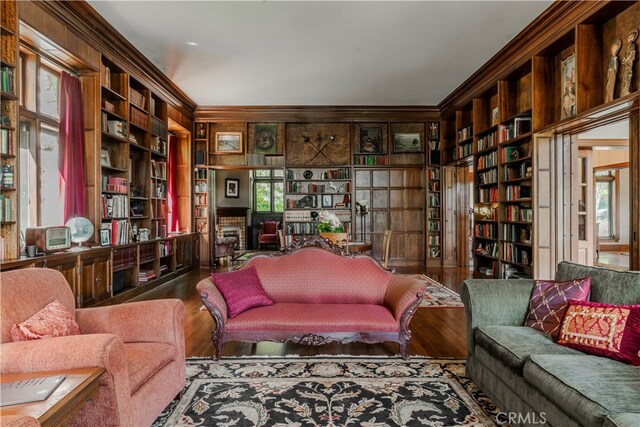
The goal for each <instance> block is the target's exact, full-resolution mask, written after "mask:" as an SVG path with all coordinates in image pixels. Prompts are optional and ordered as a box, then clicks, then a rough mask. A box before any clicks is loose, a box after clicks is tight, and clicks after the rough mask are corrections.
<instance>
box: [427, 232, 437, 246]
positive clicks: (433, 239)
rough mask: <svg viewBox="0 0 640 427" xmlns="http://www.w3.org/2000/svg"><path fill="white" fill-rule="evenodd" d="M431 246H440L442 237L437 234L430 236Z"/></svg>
mask: <svg viewBox="0 0 640 427" xmlns="http://www.w3.org/2000/svg"><path fill="white" fill-rule="evenodd" d="M429 246H440V236H439V235H437V234H432V235H429Z"/></svg>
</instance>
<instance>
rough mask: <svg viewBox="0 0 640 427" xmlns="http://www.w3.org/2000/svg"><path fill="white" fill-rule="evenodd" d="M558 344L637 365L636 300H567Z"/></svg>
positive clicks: (639, 320)
mask: <svg viewBox="0 0 640 427" xmlns="http://www.w3.org/2000/svg"><path fill="white" fill-rule="evenodd" d="M558 344H561V345H564V346H566V347H570V348H573V349H576V350H580V351H583V352H585V353H588V354H592V355H594V356H604V357H609V358H611V359H615V360H619V361H621V362H625V363H629V364H631V365H634V366H640V304H639V305H611V304H601V303H595V302H583V301H571V302H570V304H569V308H568V309H567V313H566V314H565V316H564V321H563V322H562V327H561V329H560V337H559V338H558Z"/></svg>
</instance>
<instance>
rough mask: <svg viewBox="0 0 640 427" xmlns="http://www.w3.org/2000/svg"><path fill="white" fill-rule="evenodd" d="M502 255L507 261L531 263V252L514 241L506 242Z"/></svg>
mask: <svg viewBox="0 0 640 427" xmlns="http://www.w3.org/2000/svg"><path fill="white" fill-rule="evenodd" d="M502 257H503V259H504V260H505V261H507V262H513V263H516V264H523V265H530V263H531V254H530V253H529V251H528V250H525V249H522V248H520V247H518V246H516V245H514V244H513V243H505V244H504V246H503V247H502Z"/></svg>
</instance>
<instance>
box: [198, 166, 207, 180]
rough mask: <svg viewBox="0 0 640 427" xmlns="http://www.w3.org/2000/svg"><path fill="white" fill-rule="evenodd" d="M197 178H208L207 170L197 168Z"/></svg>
mask: <svg viewBox="0 0 640 427" xmlns="http://www.w3.org/2000/svg"><path fill="white" fill-rule="evenodd" d="M196 179H207V170H206V169H201V168H196Z"/></svg>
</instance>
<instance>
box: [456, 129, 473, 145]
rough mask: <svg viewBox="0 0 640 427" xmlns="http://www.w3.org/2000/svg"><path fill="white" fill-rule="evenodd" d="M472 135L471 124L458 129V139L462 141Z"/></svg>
mask: <svg viewBox="0 0 640 427" xmlns="http://www.w3.org/2000/svg"><path fill="white" fill-rule="evenodd" d="M472 136H473V125H469V126H466V127H463V128H462V129H460V130H458V141H464V140H466V139H469V138H471V137H472Z"/></svg>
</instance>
